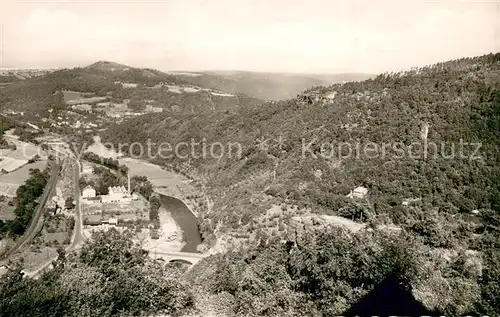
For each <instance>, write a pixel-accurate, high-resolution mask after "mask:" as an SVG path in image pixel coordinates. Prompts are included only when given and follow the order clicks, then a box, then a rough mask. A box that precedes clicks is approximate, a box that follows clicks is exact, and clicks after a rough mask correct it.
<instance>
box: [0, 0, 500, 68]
mask: <svg viewBox="0 0 500 317" xmlns="http://www.w3.org/2000/svg"><path fill="white" fill-rule="evenodd" d="M0 22H1V32H0V33H1V43H0V44H1V45H0V49H1V54H0V56H1V60H0V63H1V64H0V66H1V67H70V66H71V67H72V66H77V65H86V64H90V63H92V62H95V61H97V60H110V61H115V62H119V63H124V64H128V65H131V66H137V67H151V68H158V69H162V70H200V69H205V70H207V69H212V70H213V69H241V70H259V71H287V72H322V73H327V72H334V73H337V72H369V73H373V72H382V71H387V70H396V69H402V68H408V67H410V66H414V65H425V64H430V63H434V62H437V61H444V60H448V59H453V58H458V57H464V56H475V55H481V54H484V53H489V52H499V51H500V0H497V1H495V0H493V1H491V0H490V1H473V0H470V1H465V0H453V1H413V0H412V1H409V0H394V1H375V0H324V1H323V0H210V1H208V0H207V1H203V0H163V1H162V0H156V1H127V0H120V1H117V0H115V1H113V0H107V1H92V0H83V1H58V0H51V1H36V0H26V1H20V0H17V1H14V0H0Z"/></svg>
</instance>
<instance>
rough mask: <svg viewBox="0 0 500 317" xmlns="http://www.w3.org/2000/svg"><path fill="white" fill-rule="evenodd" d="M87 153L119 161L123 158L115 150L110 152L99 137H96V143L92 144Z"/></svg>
mask: <svg viewBox="0 0 500 317" xmlns="http://www.w3.org/2000/svg"><path fill="white" fill-rule="evenodd" d="M85 152H92V153H95V154H97V155H99V156H102V157H106V158H112V159H117V158H119V157H121V156H122V155H120V154H119V153H116V151H114V150H110V149H108V148H107V147H105V146H104V144H102V143H101V138H100V137H98V136H95V137H94V143H92V144H91V145H90V146H89V147H88V148H87V150H86V151H85Z"/></svg>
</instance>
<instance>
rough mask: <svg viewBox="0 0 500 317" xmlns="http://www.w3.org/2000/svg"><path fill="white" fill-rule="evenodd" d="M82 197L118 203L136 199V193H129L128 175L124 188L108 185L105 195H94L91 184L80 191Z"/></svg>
mask: <svg viewBox="0 0 500 317" xmlns="http://www.w3.org/2000/svg"><path fill="white" fill-rule="evenodd" d="M82 197H83V198H85V199H86V200H88V201H89V202H90V201H92V202H103V203H119V202H127V201H131V200H137V199H138V197H137V195H136V194H131V193H130V176H129V177H128V187H127V188H125V186H110V187H108V194H107V195H100V196H97V197H96V191H95V189H94V188H93V187H92V186H86V187H85V188H84V189H83V191H82ZM97 198H98V199H97Z"/></svg>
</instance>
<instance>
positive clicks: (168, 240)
mask: <svg viewBox="0 0 500 317" xmlns="http://www.w3.org/2000/svg"><path fill="white" fill-rule="evenodd" d="M158 216H159V218H160V228H158V229H157V234H158V239H153V238H151V235H150V230H154V229H143V230H142V231H141V232H140V233H138V234H137V241H139V243H141V246H142V248H143V249H144V250H147V251H149V253H150V255H152V256H154V254H155V253H156V252H159V253H168V252H179V251H181V250H182V248H183V247H184V245H185V244H186V243H185V242H184V241H183V230H182V228H181V227H180V226H179V224H178V223H177V222H176V221H175V220H174V218H173V217H172V214H171V213H170V212H169V211H167V210H166V209H165V208H164V207H163V206H162V207H161V208H160V210H159V213H158Z"/></svg>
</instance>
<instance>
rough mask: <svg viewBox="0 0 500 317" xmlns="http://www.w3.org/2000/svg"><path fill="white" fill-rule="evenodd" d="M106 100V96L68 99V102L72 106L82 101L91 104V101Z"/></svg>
mask: <svg viewBox="0 0 500 317" xmlns="http://www.w3.org/2000/svg"><path fill="white" fill-rule="evenodd" d="M104 100H106V97H90V98H80V99H74V100H69V101H66V104H67V105H70V106H72V105H78V104H81V103H89V104H90V103H97V102H100V101H104Z"/></svg>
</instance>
